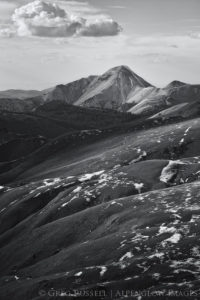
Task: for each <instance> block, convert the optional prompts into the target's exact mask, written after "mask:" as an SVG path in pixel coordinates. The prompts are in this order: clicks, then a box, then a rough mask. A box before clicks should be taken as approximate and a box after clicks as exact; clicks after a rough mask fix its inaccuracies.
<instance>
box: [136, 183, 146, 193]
mask: <svg viewBox="0 0 200 300" xmlns="http://www.w3.org/2000/svg"><path fill="white" fill-rule="evenodd" d="M134 187H135V189H136V190H137V191H138V194H141V192H142V188H143V187H144V183H142V182H141V183H136V182H135V183H134Z"/></svg>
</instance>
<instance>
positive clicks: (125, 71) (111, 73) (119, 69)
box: [100, 65, 152, 87]
mask: <svg viewBox="0 0 200 300" xmlns="http://www.w3.org/2000/svg"><path fill="white" fill-rule="evenodd" d="M120 76H123V77H126V78H127V79H128V80H130V81H131V85H132V87H137V86H139V87H149V86H152V85H151V84H150V83H149V82H147V81H145V80H144V79H143V78H142V77H140V76H139V75H137V74H136V73H134V72H133V71H132V70H131V69H130V68H129V67H128V66H126V65H121V66H116V67H114V68H111V69H109V70H108V71H107V72H106V73H104V74H103V75H102V76H100V78H101V79H107V78H109V77H114V78H118V77H120Z"/></svg>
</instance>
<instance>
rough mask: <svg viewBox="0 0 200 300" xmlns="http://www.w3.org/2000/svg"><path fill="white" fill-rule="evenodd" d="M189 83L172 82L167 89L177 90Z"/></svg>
mask: <svg viewBox="0 0 200 300" xmlns="http://www.w3.org/2000/svg"><path fill="white" fill-rule="evenodd" d="M186 84H187V83H185V82H181V81H178V80H173V81H172V82H170V83H169V84H168V85H167V86H166V89H169V88H177V87H180V86H183V85H186Z"/></svg>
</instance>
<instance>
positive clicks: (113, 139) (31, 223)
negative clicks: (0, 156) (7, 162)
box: [0, 118, 200, 300]
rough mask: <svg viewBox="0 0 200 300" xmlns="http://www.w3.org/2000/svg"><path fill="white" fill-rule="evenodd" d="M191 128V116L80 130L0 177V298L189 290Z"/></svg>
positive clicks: (197, 248)
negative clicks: (7, 176)
mask: <svg viewBox="0 0 200 300" xmlns="http://www.w3.org/2000/svg"><path fill="white" fill-rule="evenodd" d="M199 129H200V118H196V119H191V120H187V121H181V122H179V123H177V124H176V123H175V124H165V125H162V124H161V125H158V126H156V127H155V126H153V127H152V128H150V129H145V128H144V129H141V127H140V128H137V127H136V126H133V127H132V128H129V129H128V130H127V128H126V127H123V128H121V129H120V131H119V129H118V130H117V129H115V130H114V131H112V132H109V133H106V134H105V131H104V132H102V130H99V131H97V130H95V131H92V130H89V131H82V132H80V133H78V134H76V135H74V137H73V139H72V137H70V139H68V142H67V143H66V144H63V143H61V147H58V148H57V146H56V147H55V148H54V151H53V152H51V153H50V154H49V155H48V156H47V155H45V154H46V153H47V152H49V149H50V148H46V150H45V151H44V156H43V159H42V161H36V162H35V166H33V165H32V166H30V167H28V168H27V169H26V170H25V169H24V170H22V172H21V173H20V175H19V174H18V175H17V176H16V177H15V178H13V179H11V180H10V182H7V183H6V184H5V183H3V176H4V175H2V176H1V178H0V180H1V190H0V194H1V196H0V216H1V226H0V247H1V248H0V258H1V270H0V274H1V279H0V280H1V288H0V295H1V297H2V299H5V300H6V299H10V298H12V299H24V300H25V299H26V300H29V299H59V298H60V296H59V293H60V294H61V295H62V296H63V297H65V296H66V297H67V298H69V299H74V298H75V299H82V298H83V299H90V298H91V296H90V297H89V296H87V295H88V293H90V294H92V293H93V294H94V293H95V292H96V293H97V292H98V293H100V295H99V297H98V298H99V299H111V298H113V297H114V299H124V298H125V296H124V293H125V291H126V293H128V294H127V297H126V298H127V299H138V297H142V298H140V299H147V298H148V299H149V298H150V299H152V300H153V299H155V293H158V291H160V292H162V293H163V295H164V296H165V299H175V298H176V299H177V295H175V296H174V298H173V297H172V295H170V294H169V293H171V292H173V291H174V292H176V293H178V295H179V298H178V299H188V298H187V293H188V292H189V291H193V292H194V293H197V292H198V291H197V290H198V289H199V276H200V269H199V257H200V244H199V225H200V223H199V220H200V218H199V215H200V205H199V197H200V196H199V195H200V181H199V174H200V156H199V151H200V140H199ZM107 134H108V135H107ZM61 140H62V138H61ZM55 142H56V144H55V145H57V143H58V140H57V139H56V140H55ZM47 149H48V150H47ZM131 291H132V295H130V293H131ZM142 292H143V294H142V296H141V295H140V294H138V293H142ZM147 292H148V297H147V296H145V293H147ZM183 292H184V294H181V293H183ZM78 293H79V294H78ZM133 293H134V295H133ZM56 295H57V296H56ZM83 295H84V297H83ZM184 295H186V296H184ZM156 298H157V297H156Z"/></svg>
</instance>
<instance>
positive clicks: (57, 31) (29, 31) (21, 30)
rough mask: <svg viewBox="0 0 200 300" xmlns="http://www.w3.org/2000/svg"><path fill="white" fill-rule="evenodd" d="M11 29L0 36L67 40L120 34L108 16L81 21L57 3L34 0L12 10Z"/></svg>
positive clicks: (5, 30) (83, 18)
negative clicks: (76, 37) (70, 37)
mask: <svg viewBox="0 0 200 300" xmlns="http://www.w3.org/2000/svg"><path fill="white" fill-rule="evenodd" d="M12 21H13V27H10V28H6V29H5V28H4V29H2V30H1V31H0V35H2V36H10V35H13V32H14V30H15V32H16V35H18V36H43V37H69V36H95V37H98V36H113V35H117V34H118V33H119V32H120V31H121V27H120V26H119V24H118V23H117V22H115V21H114V20H113V19H111V18H110V17H108V16H105V15H101V16H96V18H94V17H93V18H85V17H81V16H80V15H75V14H73V13H71V12H67V11H66V10H65V9H63V8H61V7H59V6H58V5H57V4H55V3H53V4H51V3H50V2H44V1H41V0H36V1H34V2H31V3H29V4H26V5H23V6H21V7H19V8H17V9H15V12H14V14H13V15H12Z"/></svg>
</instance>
